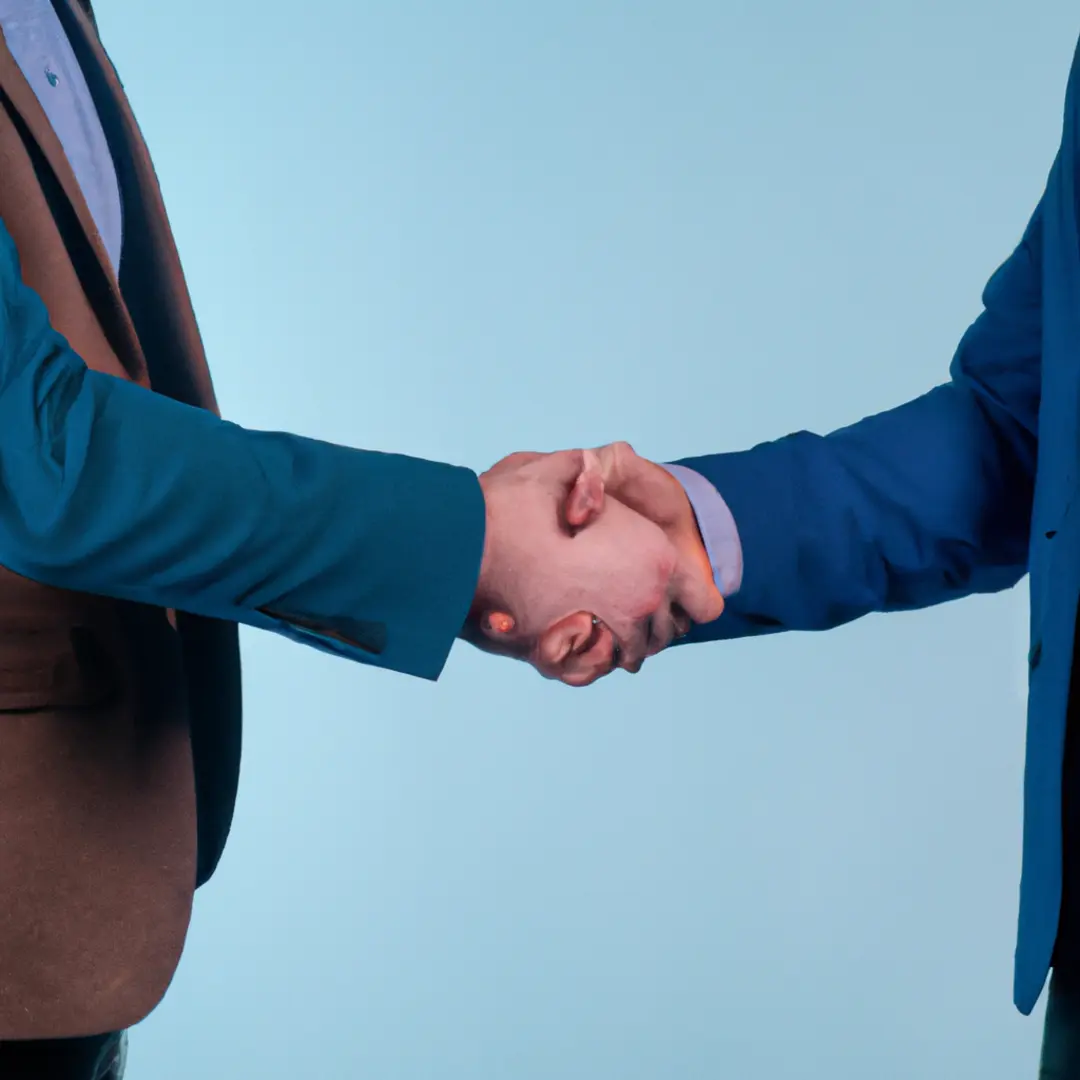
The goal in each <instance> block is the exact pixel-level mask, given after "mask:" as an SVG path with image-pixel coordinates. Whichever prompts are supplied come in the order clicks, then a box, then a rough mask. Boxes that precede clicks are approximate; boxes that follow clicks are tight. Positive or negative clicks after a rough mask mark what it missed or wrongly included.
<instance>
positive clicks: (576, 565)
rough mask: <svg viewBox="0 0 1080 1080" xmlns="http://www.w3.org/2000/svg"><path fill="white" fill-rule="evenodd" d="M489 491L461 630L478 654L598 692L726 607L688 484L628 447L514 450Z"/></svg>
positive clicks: (490, 475) (492, 476)
mask: <svg viewBox="0 0 1080 1080" xmlns="http://www.w3.org/2000/svg"><path fill="white" fill-rule="evenodd" d="M480 485H481V487H482V488H483V492H484V499H485V504H486V514H487V530H486V536H485V541H484V555H483V560H482V563H481V568H480V576H479V580H478V583H477V588H476V595H475V598H474V600H473V604H472V608H471V610H470V612H469V617H468V619H467V621H466V624H465V627H464V629H463V630H462V633H461V636H462V637H463V638H464V639H465V640H467V641H470V642H471V643H472V644H474V645H476V646H477V647H478V648H481V649H483V650H485V651H486V652H491V653H496V654H498V655H500V656H509V657H513V658H515V659H518V660H525V661H527V662H529V663H530V664H532V665H533V667H535V668H536V669H537V670H538V671H539V672H540V674H541V675H543V676H545V677H546V678H549V679H558V680H560V681H562V682H564V683H566V684H567V685H569V686H586V685H588V684H589V683H591V682H594V681H595V680H596V679H598V678H600V677H601V676H603V675H607V674H609V673H610V672H612V671H614V670H615V669H616V668H623V669H624V670H626V671H630V672H636V671H638V670H640V668H641V665H642V664H643V663H644V662H645V659H646V658H647V657H649V656H652V655H654V654H655V653H658V652H660V651H661V650H662V649H664V648H666V647H667V646H668V645H670V644H671V642H672V641H673V640H675V639H676V638H679V637H682V636H684V635H685V634H687V633H688V632H689V630H690V627H691V625H692V624H694V623H708V622H712V621H713V620H714V619H716V618H718V617H719V616H720V613H721V612H722V611H723V610H724V600H723V597H722V596H721V594H720V591H719V590H718V588H717V587H716V584H715V583H714V580H713V569H712V566H711V565H710V561H709V556H708V554H707V552H706V550H705V545H704V543H703V542H702V539H701V535H700V533H699V530H698V524H697V520H696V518H695V516H694V511H693V509H692V507H691V505H690V502H689V500H688V498H687V496H686V494H685V492H684V490H683V487H682V485H681V484H680V483H679V481H678V480H677V479H676V478H675V477H674V476H673V475H672V474H671V473H670V472H669V471H668V470H667V469H665V468H663V467H662V466H660V465H656V464H654V463H653V462H651V461H647V460H646V459H645V458H642V457H640V456H639V455H638V454H636V453H635V452H634V450H633V449H632V447H630V446H629V445H628V444H627V443H622V442H620V443H610V444H609V445H607V446H603V447H600V448H599V449H596V450H563V451H559V452H556V453H549V454H540V453H516V454H511V455H510V456H509V457H506V458H503V459H502V460H501V461H499V462H497V463H496V464H495V465H494V466H492V468H491V469H489V470H488V471H487V472H486V473H484V474H483V475H482V476H481V477H480Z"/></svg>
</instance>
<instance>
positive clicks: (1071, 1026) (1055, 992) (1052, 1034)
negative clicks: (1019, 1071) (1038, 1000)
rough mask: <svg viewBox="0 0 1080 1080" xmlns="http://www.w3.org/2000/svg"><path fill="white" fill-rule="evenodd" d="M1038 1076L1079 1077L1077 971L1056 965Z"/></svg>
mask: <svg viewBox="0 0 1080 1080" xmlns="http://www.w3.org/2000/svg"><path fill="white" fill-rule="evenodd" d="M1039 1080H1080V973H1077V972H1075V971H1071V970H1065V969H1063V968H1055V969H1054V972H1053V974H1052V975H1051V976H1050V995H1049V997H1048V999H1047V1002H1046V1026H1045V1027H1044V1028H1043V1045H1042V1058H1041V1060H1040V1062H1039Z"/></svg>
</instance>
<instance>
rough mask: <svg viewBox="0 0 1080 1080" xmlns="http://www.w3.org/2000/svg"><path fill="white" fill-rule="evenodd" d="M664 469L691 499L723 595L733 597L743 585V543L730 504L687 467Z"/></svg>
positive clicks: (666, 467) (668, 467) (674, 466)
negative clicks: (740, 540)
mask: <svg viewBox="0 0 1080 1080" xmlns="http://www.w3.org/2000/svg"><path fill="white" fill-rule="evenodd" d="M664 468H665V469H667V471H668V472H669V473H671V475H672V476H674V477H675V479H676V480H678V481H679V483H680V484H682V488H683V491H685V492H686V497H687V498H688V499H689V500H690V506H691V507H692V508H693V511H694V516H695V517H696V518H697V523H698V531H699V532H700V533H701V539H702V540H703V541H704V543H705V550H706V552H708V555H709V563H710V564H711V566H712V569H713V578H714V580H715V581H716V587H717V588H718V589H719V590H720V595H721V596H723V597H725V598H727V597H729V596H733V595H734V594H735V593H737V592H738V591H739V585H740V584H741V582H742V544H741V543H740V542H739V530H738V527H737V526H736V524H735V518H734V517H733V516H732V514H731V510H730V509H729V508H728V504H727V503H726V502H724V499H723V496H721V494H720V492H718V491H717V490H716V488H714V487H713V486H712V484H710V483H709V481H708V480H706V479H705V477H704V476H702V475H701V473H698V472H695V471H694V470H693V469H688V468H687V467H686V466H685V465H665V466H664Z"/></svg>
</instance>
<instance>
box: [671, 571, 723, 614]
mask: <svg viewBox="0 0 1080 1080" xmlns="http://www.w3.org/2000/svg"><path fill="white" fill-rule="evenodd" d="M675 599H676V600H677V601H678V603H679V605H680V606H681V607H682V609H683V610H684V611H685V612H686V614H687V615H689V616H690V618H691V619H693V621H694V622H695V623H697V624H698V625H702V624H704V623H711V622H713V621H714V620H715V619H719V618H720V616H721V615H722V614H723V612H724V597H723V596H722V595H721V593H720V590H719V589H718V588H717V587H716V582H715V581H714V580H713V579H712V577H711V576H710V577H707V578H706V577H702V576H701V575H700V574H696V573H687V574H685V575H680V576H679V578H678V581H677V584H676V588H675Z"/></svg>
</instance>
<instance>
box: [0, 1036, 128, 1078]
mask: <svg viewBox="0 0 1080 1080" xmlns="http://www.w3.org/2000/svg"><path fill="white" fill-rule="evenodd" d="M125 1055H126V1041H125V1039H124V1036H123V1035H122V1034H113V1035H94V1036H92V1037H90V1038H86V1039H40V1040H35V1041H29V1042H4V1043H0V1077H3V1080H121V1078H122V1076H123V1072H124V1057H125Z"/></svg>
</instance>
